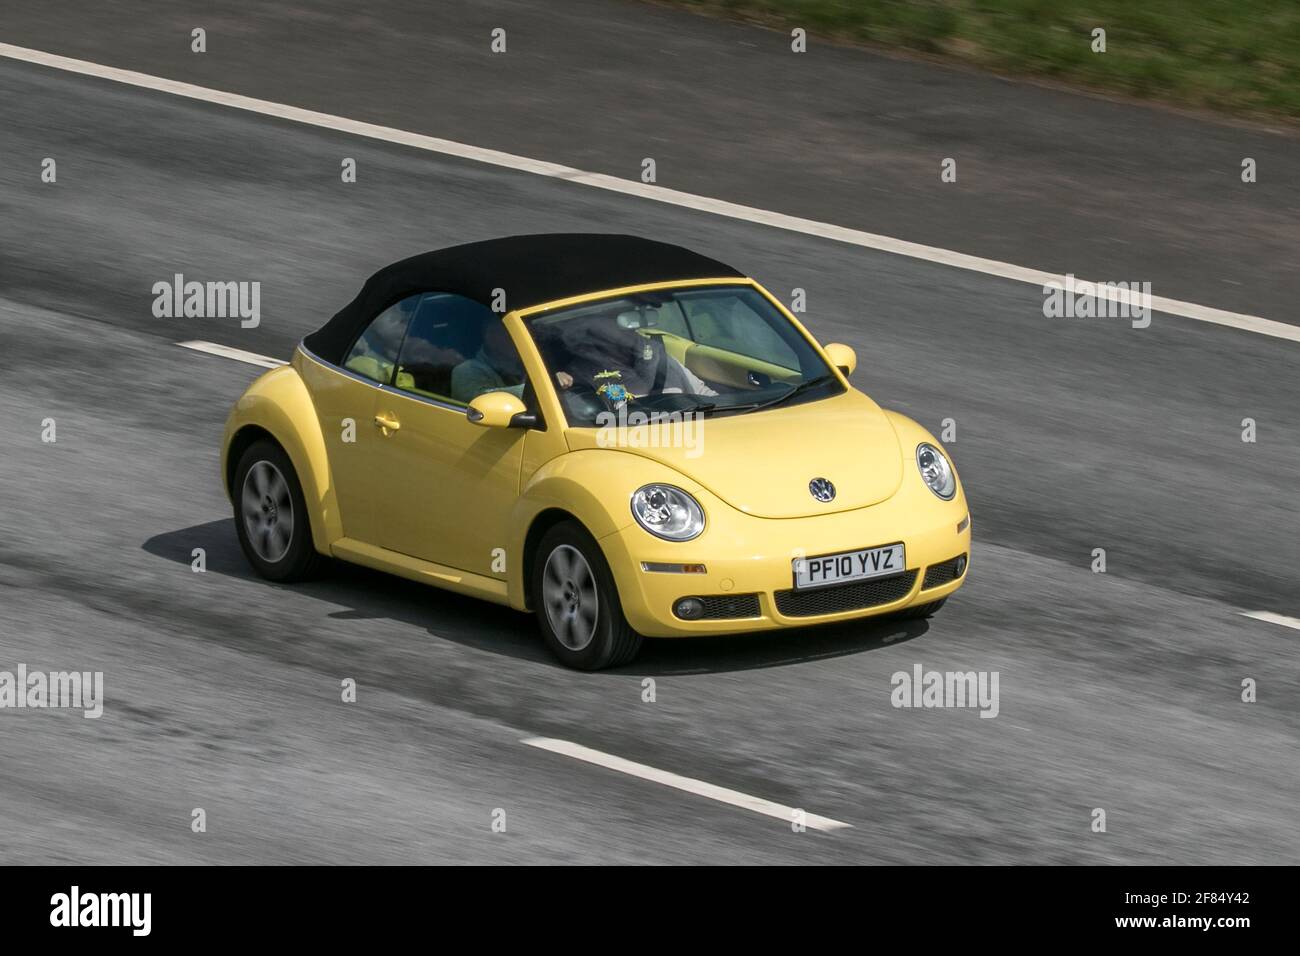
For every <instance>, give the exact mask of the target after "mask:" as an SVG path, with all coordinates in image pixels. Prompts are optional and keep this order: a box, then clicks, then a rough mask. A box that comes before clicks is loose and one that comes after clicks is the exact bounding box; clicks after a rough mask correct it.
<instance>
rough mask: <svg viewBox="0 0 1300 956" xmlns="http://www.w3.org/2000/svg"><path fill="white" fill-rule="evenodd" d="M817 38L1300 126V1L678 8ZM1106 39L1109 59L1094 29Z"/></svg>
mask: <svg viewBox="0 0 1300 956" xmlns="http://www.w3.org/2000/svg"><path fill="white" fill-rule="evenodd" d="M674 2H676V3H677V4H678V5H681V6H685V7H687V8H691V9H695V10H702V11H705V12H711V13H716V14H720V15H724V16H731V17H736V18H740V19H745V20H750V21H754V22H758V23H763V24H766V25H768V26H774V27H782V28H786V29H792V28H794V27H803V28H804V29H806V30H807V31H808V34H809V42H810V43H816V42H817V38H818V36H822V37H826V36H832V37H835V38H836V39H839V40H844V41H847V42H863V43H869V44H873V45H878V46H881V47H889V48H894V49H901V50H910V51H915V52H919V53H923V54H928V55H934V56H939V57H944V58H948V59H952V60H957V61H960V62H963V63H969V64H973V65H975V66H979V67H983V68H986V69H992V70H996V71H998V72H1002V73H1010V74H1021V75H1033V76H1039V77H1048V78H1051V79H1053V80H1058V81H1061V82H1065V83H1071V84H1079V85H1083V86H1087V87H1091V88H1095V89H1098V90H1106V91H1111V92H1115V93H1121V94H1125V95H1129V96H1138V97H1145V98H1151V99H1162V100H1167V101H1170V102H1174V103H1179V104H1183V105H1188V106H1196V107H1206V108H1210V109H1215V110H1219V111H1222V112H1227V113H1233V114H1244V113H1252V114H1272V115H1275V116H1284V117H1288V118H1292V119H1295V118H1300V0H674ZM1097 27H1101V28H1103V29H1104V30H1105V31H1106V52H1105V53H1094V52H1093V50H1092V43H1093V38H1092V31H1093V30H1094V29H1095V28H1097Z"/></svg>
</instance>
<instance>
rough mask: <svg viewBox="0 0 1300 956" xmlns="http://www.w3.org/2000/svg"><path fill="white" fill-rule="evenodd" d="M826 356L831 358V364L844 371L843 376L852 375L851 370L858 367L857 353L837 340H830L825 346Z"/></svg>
mask: <svg viewBox="0 0 1300 956" xmlns="http://www.w3.org/2000/svg"><path fill="white" fill-rule="evenodd" d="M826 357H827V358H828V359H830V360H831V364H832V365H834V366H835V367H836V368H838V369H839V370H840V371H841V372H843V373H844V376H845V378H847V377H848V376H850V375H852V374H853V370H854V369H855V368H857V367H858V353H857V352H855V351H853V349H851V348H849V347H848V346H847V345H841V344H840V343H839V342H832V343H831V344H830V345H828V346H826Z"/></svg>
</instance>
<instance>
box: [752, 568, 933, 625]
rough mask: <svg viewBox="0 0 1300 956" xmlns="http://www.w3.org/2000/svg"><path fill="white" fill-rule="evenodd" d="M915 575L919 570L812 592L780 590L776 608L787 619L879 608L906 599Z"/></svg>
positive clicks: (914, 581) (777, 593)
mask: <svg viewBox="0 0 1300 956" xmlns="http://www.w3.org/2000/svg"><path fill="white" fill-rule="evenodd" d="M916 575H917V572H916V571H905V572H903V573H902V574H893V575H890V576H889V577H887V578H869V579H867V580H866V581H850V582H849V583H848V584H832V585H831V586H830V587H825V588H816V589H814V590H811V591H796V590H794V589H791V590H788V591H777V592H776V609H777V610H778V611H780V612H781V613H782V614H784V615H785V616H786V617H816V616H817V615H819V614H839V613H840V612H842V611H861V610H863V609H864V608H869V607H879V606H880V605H882V604H890V603H892V602H894V601H898V600H901V599H902V598H905V597H907V595H908V594H910V593H911V591H912V585H913V584H915V583H916Z"/></svg>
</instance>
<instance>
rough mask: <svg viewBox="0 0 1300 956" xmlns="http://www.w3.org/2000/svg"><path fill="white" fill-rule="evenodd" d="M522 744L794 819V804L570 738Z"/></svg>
mask: <svg viewBox="0 0 1300 956" xmlns="http://www.w3.org/2000/svg"><path fill="white" fill-rule="evenodd" d="M520 743H525V744H528V746H530V747H537V748H539V749H541V750H549V751H550V752H551V753H557V754H563V755H564V756H566V757H573V758H574V759H575V760H585V761H586V762H587V763H594V764H596V765H598V766H601V767H605V768H607V769H609V770H617V771H619V772H620V773H625V774H628V775H630V776H633V777H640V778H641V779H642V780H649V781H652V782H653V783H661V784H663V785H664V786H665V787H673V788H675V789H677V790H684V791H686V792H687V793H693V794H696V795H697V796H701V797H708V798H709V799H710V800H717V801H718V802H719V803H726V804H730V805H731V806H733V807H740V808H741V809H744V810H752V811H753V812H755V813H761V814H764V815H765V816H769V817H776V818H777V819H778V820H784V821H785V822H786V823H790V822H792V821H793V820H794V814H795V808H794V807H786V806H782V805H781V804H779V803H773V802H772V801H770V800H764V799H763V798H762V797H751V796H750V795H749V794H747V793H741V792H740V791H738V790H728V789H727V788H726V787H718V786H714V785H713V784H711V783H705V782H704V781H703V780H695V779H693V778H691V777H683V776H680V775H678V774H675V773H669V772H668V771H667V770H657V769H655V768H654V767H648V766H646V765H645V764H643V763H635V762H634V761H631V760H624V759H623V758H622V757H615V756H614V755H612V754H607V753H602V752H601V751H599V750H592V749H591V748H590V747H584V746H582V745H581V744H574V743H570V742H569V741H567V740H556V739H554V738H552V737H525V738H524V739H523V740H521V741H520ZM804 823H805V825H806V826H808V827H811V828H812V829H814V830H827V831H830V830H843V829H845V828H848V829H852V827H853V825H852V824H851V823H841V822H840V821H839V820H832V819H831V818H830V817H819V816H818V815H817V814H815V813H806V812H805V815H804Z"/></svg>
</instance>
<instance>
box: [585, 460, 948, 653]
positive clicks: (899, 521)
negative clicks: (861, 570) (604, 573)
mask: <svg viewBox="0 0 1300 956" xmlns="http://www.w3.org/2000/svg"><path fill="white" fill-rule="evenodd" d="M909 484H915V487H911V488H908V487H907V486H908V485H909ZM702 504H705V508H706V511H707V513H708V522H709V523H708V526H707V528H706V530H705V532H704V534H702V535H700V537H698V538H696V539H695V540H694V541H688V542H681V543H679V542H670V541H662V540H660V539H658V538H656V537H654V536H653V535H651V534H649V533H648V532H646V531H645V530H644V529H642V528H641V527H640V526H639V525H637V524H632V525H630V526H627V527H625V528H623V529H621V530H619V531H617V532H614V533H613V534H610V535H607V536H606V537H604V538H602V539H601V541H600V544H601V546H602V548H603V549H604V552H605V557H606V559H607V560H608V562H609V565H610V568H611V570H612V571H613V573H614V579H615V581H616V582H617V584H618V591H619V598H620V600H621V602H622V604H623V613H624V614H625V615H626V617H627V619H628V623H629V624H631V625H632V627H633V628H634V629H635V630H637V631H638V632H639V633H641V634H643V635H645V636H646V637H690V636H694V635H702V634H734V633H742V632H748V631H766V630H774V629H776V628H786V627H805V626H808V625H810V624H826V623H832V622H835V621H847V620H853V619H855V618H862V617H872V616H875V615H879V614H888V613H891V612H893V611H899V610H902V609H904V608H907V607H912V606H915V605H920V604H928V603H930V602H932V601H937V600H939V599H941V598H944V597H946V596H948V595H949V594H951V593H952V592H954V591H956V590H957V589H958V588H960V587H961V586H962V584H963V583H964V582H965V580H966V577H967V575H968V574H969V566H970V551H971V548H970V544H971V532H970V520H969V511H968V510H967V505H966V499H965V495H964V493H961V492H959V493H958V495H957V496H956V497H955V498H954V499H953V500H952V501H947V502H945V501H940V500H939V499H938V498H936V497H935V496H934V495H933V494H931V493H930V491H929V489H927V488H925V487H924V486H923V485H920V483H919V482H917V483H908V482H904V488H902V489H900V490H899V492H898V493H896V494H895V495H894V497H892V498H890V499H889V500H888V501H884V502H881V503H880V504H876V505H872V506H870V507H867V508H859V509H856V510H854V511H847V512H840V513H838V514H828V515H818V516H815V517H808V518H783V519H767V518H756V517H753V516H751V515H746V514H743V513H741V512H739V511H736V510H734V509H732V508H730V507H729V506H727V505H725V504H723V503H722V502H720V501H717V500H716V499H714V500H712V501H709V502H707V503H704V502H702ZM963 523H964V527H962V528H961V529H960V530H959V525H962V524H963ZM899 541H901V542H902V543H903V546H904V556H905V563H906V569H907V570H906V571H905V572H904V573H903V574H901V575H898V576H891V577H888V578H883V577H882V578H869V579H866V580H864V581H861V582H854V583H850V584H844V585H830V586H828V587H824V588H813V589H804V590H799V591H795V590H794V574H793V569H792V562H793V561H794V560H795V559H796V558H799V557H818V556H821V555H827V554H836V553H839V552H844V551H852V550H856V549H858V548H871V547H877V546H880V545H888V544H893V543H895V542H899ZM959 557H964V559H965V561H964V566H963V567H961V573H960V575H958V576H955V577H954V576H953V574H952V571H953V570H955V569H954V568H953V567H952V566H951V565H950V566H949V571H948V572H947V573H946V574H945V572H944V571H943V570H942V568H943V566H944V565H945V564H947V563H948V562H951V561H953V560H954V559H957V558H959ZM645 564H701V565H704V566H705V568H706V569H707V570H706V571H705V573H702V574H701V573H694V574H684V573H665V572H662V571H647V570H645V569H644V565H645ZM931 569H934V570H931ZM927 572H928V573H927ZM927 578H929V581H928V582H927ZM927 583H930V584H931V585H932V586H930V587H926V586H925V585H926V584H927ZM683 597H703V598H705V599H706V603H707V605H708V607H709V612H708V613H709V614H710V615H726V614H733V615H736V614H738V615H741V616H731V617H725V616H706V617H705V618H704V619H700V620H692V621H687V620H682V619H681V618H679V617H678V616H676V615H675V614H674V613H673V606H674V604H675V603H676V602H677V601H678V600H679V599H680V598H683Z"/></svg>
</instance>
